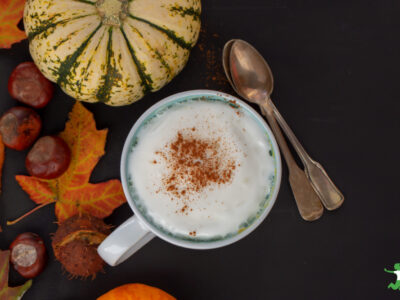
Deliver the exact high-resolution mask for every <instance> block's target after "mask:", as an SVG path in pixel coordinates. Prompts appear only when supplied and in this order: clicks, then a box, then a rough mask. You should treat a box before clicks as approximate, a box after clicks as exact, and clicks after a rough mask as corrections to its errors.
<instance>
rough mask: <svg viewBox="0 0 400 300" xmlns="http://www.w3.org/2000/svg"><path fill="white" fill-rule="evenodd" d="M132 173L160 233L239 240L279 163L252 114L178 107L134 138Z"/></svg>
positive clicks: (200, 105)
mask: <svg viewBox="0 0 400 300" xmlns="http://www.w3.org/2000/svg"><path fill="white" fill-rule="evenodd" d="M137 137H138V139H137V141H138V142H137V145H136V146H135V148H134V150H133V152H132V153H131V155H130V158H129V161H128V164H129V165H128V173H129V175H130V177H131V180H132V183H133V185H134V189H135V191H136V193H137V195H138V196H139V199H135V201H136V202H137V203H138V202H140V206H141V207H144V208H145V211H146V214H147V217H149V219H150V220H152V222H153V223H155V225H157V227H160V228H162V229H163V230H164V231H166V232H168V233H169V234H172V235H175V236H181V237H182V236H183V237H186V238H192V239H213V238H218V237H224V236H226V235H229V234H235V233H236V232H237V231H238V230H239V229H240V226H241V225H242V224H243V223H246V222H247V221H248V220H249V219H250V218H252V217H253V218H254V216H255V215H256V214H257V212H258V211H259V210H260V208H261V205H262V203H263V202H264V200H265V197H266V195H267V194H268V193H269V192H270V189H271V181H270V178H271V176H273V175H274V170H275V166H274V159H273V157H271V155H270V154H269V152H270V150H271V147H270V145H269V143H268V139H267V137H266V134H265V132H264V131H263V129H262V128H261V127H260V125H259V124H258V123H257V121H256V120H254V119H253V118H252V117H251V116H250V115H249V114H248V113H247V112H245V111H244V110H242V109H240V108H233V107H231V106H230V105H228V104H226V103H222V102H220V101H199V100H197V101H196V100H193V101H189V102H183V103H178V104H176V105H174V106H173V107H172V108H170V109H168V110H166V111H164V112H162V113H160V114H159V115H157V116H156V117H155V118H153V119H152V120H151V121H149V122H148V123H147V124H146V125H145V126H144V127H142V128H141V129H140V132H139V133H138V135H137Z"/></svg>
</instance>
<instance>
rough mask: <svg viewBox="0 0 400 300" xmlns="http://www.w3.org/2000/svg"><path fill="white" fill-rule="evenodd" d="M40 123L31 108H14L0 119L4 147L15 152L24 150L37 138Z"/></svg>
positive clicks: (0, 132) (0, 131)
mask: <svg viewBox="0 0 400 300" xmlns="http://www.w3.org/2000/svg"><path fill="white" fill-rule="evenodd" d="M41 128H42V121H41V119H40V117H39V115H38V114H37V113H36V112H35V111H34V110H33V109H31V108H28V107H22V106H16V107H13V108H11V109H9V110H8V111H7V112H6V113H5V114H4V115H3V116H2V117H1V119H0V134H1V135H2V137H3V142H4V145H6V146H7V147H8V148H11V149H15V150H25V149H27V148H28V147H30V146H31V145H32V144H33V142H34V141H35V140H36V139H37V137H38V136H39V133H40V130H41Z"/></svg>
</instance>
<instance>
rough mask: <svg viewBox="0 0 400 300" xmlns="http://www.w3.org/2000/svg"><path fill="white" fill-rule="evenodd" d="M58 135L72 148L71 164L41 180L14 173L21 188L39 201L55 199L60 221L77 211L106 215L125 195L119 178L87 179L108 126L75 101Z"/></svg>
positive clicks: (102, 148) (101, 148) (41, 202)
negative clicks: (98, 125) (57, 174)
mask: <svg viewBox="0 0 400 300" xmlns="http://www.w3.org/2000/svg"><path fill="white" fill-rule="evenodd" d="M60 136H61V137H62V138H63V139H64V140H65V142H66V143H67V144H68V145H69V147H70V149H71V164H70V166H69V168H68V170H67V171H66V172H65V173H64V174H63V175H61V177H59V178H56V179H52V180H44V179H39V178H36V177H32V176H22V175H18V176H16V179H17V181H18V183H19V184H20V186H21V187H22V189H23V190H24V191H25V192H27V193H28V194H29V196H30V197H31V199H32V200H33V201H34V202H36V203H37V204H40V205H39V206H38V207H37V208H40V207H42V206H44V205H47V204H50V203H53V202H55V203H56V207H55V211H56V216H57V219H58V221H59V222H63V221H65V220H66V219H68V218H69V217H72V216H74V215H76V214H77V213H88V214H90V215H92V216H95V217H97V218H101V219H102V218H105V217H107V216H109V215H110V214H111V213H112V211H113V210H114V209H115V208H117V207H119V206H120V205H121V204H123V203H124V202H125V201H126V199H125V196H124V193H123V190H122V185H121V182H120V181H119V180H109V181H107V182H103V183H97V184H92V183H89V179H90V175H91V173H92V171H93V169H94V167H95V166H96V165H97V162H98V161H99V159H100V157H101V156H103V155H104V146H105V143H106V137H107V129H104V130H97V129H96V123H95V121H94V119H93V114H92V113H90V112H89V111H88V110H87V109H86V108H85V107H84V106H83V105H82V104H81V103H80V102H77V103H76V104H75V105H74V107H73V109H72V112H71V113H70V119H69V121H68V122H67V123H66V126H65V129H64V131H63V132H61V134H60Z"/></svg>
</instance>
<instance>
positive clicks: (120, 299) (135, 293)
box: [97, 283, 176, 300]
mask: <svg viewBox="0 0 400 300" xmlns="http://www.w3.org/2000/svg"><path fill="white" fill-rule="evenodd" d="M97 300H176V299H175V298H174V297H172V296H171V295H169V294H167V293H166V292H164V291H163V290H160V289H158V288H155V287H152V286H148V285H145V284H141V283H130V284H125V285H121V286H119V287H117V288H115V289H112V290H111V291H109V292H107V293H105V294H104V295H102V296H100V297H99V298H97Z"/></svg>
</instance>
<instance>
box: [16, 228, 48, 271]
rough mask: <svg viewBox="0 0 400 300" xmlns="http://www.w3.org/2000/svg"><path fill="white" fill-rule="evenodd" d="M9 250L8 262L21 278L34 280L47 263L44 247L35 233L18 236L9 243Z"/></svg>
mask: <svg viewBox="0 0 400 300" xmlns="http://www.w3.org/2000/svg"><path fill="white" fill-rule="evenodd" d="M10 250H11V256H10V261H11V263H12V264H13V266H14V269H15V270H16V271H17V272H18V273H19V274H20V275H21V276H23V277H25V278H34V277H36V276H38V275H39V274H40V273H41V272H42V271H43V269H44V267H45V265H46V262H47V254H46V247H45V246H44V243H43V240H42V239H41V238H40V236H38V235H37V234H36V233H31V232H25V233H22V234H20V235H18V236H17V238H16V239H15V240H14V241H13V242H12V243H11V245H10Z"/></svg>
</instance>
